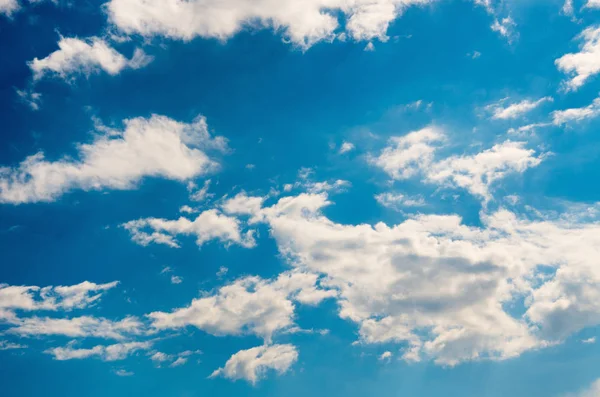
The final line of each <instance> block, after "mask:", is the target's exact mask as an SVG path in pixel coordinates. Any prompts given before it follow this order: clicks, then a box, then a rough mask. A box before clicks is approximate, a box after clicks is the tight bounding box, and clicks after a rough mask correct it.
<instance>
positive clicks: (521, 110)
mask: <svg viewBox="0 0 600 397" xmlns="http://www.w3.org/2000/svg"><path fill="white" fill-rule="evenodd" d="M505 101H506V100H505V99H504V100H502V101H500V102H498V103H495V104H492V105H489V106H487V109H488V110H489V111H490V112H491V113H492V118H493V119H497V120H509V119H516V118H519V117H521V116H523V115H524V114H526V113H528V112H531V111H532V110H534V109H536V108H537V107H539V106H540V105H542V104H544V103H545V102H552V101H553V98H552V97H544V98H541V99H538V100H536V101H532V100H529V99H525V100H523V101H520V102H516V103H511V104H509V105H508V106H505V105H504V103H505Z"/></svg>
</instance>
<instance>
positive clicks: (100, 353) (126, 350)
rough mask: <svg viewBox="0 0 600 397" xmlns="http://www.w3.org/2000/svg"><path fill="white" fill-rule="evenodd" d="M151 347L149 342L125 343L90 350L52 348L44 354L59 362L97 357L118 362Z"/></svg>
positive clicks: (95, 347)
mask: <svg viewBox="0 0 600 397" xmlns="http://www.w3.org/2000/svg"><path fill="white" fill-rule="evenodd" d="M151 347H152V343H151V342H127V343H117V344H114V345H108V346H104V345H97V346H94V347H92V348H90V349H77V348H73V347H72V346H66V347H54V348H52V349H48V350H46V353H47V354H50V355H52V356H54V359H55V360H59V361H65V360H81V359H85V358H90V357H97V358H99V359H101V360H103V361H120V360H124V359H126V358H127V357H128V356H129V355H131V354H133V353H134V352H136V351H139V350H148V349H150V348H151Z"/></svg>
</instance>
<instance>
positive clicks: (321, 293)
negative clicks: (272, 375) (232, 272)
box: [148, 271, 337, 341]
mask: <svg viewBox="0 0 600 397" xmlns="http://www.w3.org/2000/svg"><path fill="white" fill-rule="evenodd" d="M317 283H318V276H317V275H315V274H311V273H305V272H299V271H293V272H286V273H282V274H280V275H279V276H278V277H277V278H276V279H274V280H264V279H261V278H260V277H245V278H242V279H239V280H236V281H235V282H233V283H231V284H228V285H225V286H223V287H221V288H219V290H218V291H216V292H215V293H214V294H207V295H205V296H202V297H200V298H198V299H194V300H193V301H192V303H191V304H190V305H189V306H187V307H184V308H181V309H176V310H174V311H172V312H170V313H166V312H153V313H150V314H149V315H148V317H149V318H150V319H151V321H152V326H153V327H154V328H156V329H159V330H163V329H177V328H183V327H187V326H190V325H191V326H195V327H197V328H199V329H202V330H203V331H205V332H207V333H209V334H212V335H217V336H221V335H243V334H254V335H257V336H259V337H262V338H263V339H265V340H266V341H270V340H271V338H272V336H273V334H274V333H275V332H277V331H279V330H282V329H285V328H289V327H291V326H292V325H293V324H294V322H293V320H294V309H295V307H294V302H293V301H294V300H295V301H298V302H301V303H305V304H312V305H315V304H318V303H319V302H321V301H322V300H323V299H326V298H329V297H334V296H335V295H336V294H337V293H336V292H335V291H333V290H323V289H320V288H318V287H317Z"/></svg>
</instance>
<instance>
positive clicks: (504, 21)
mask: <svg viewBox="0 0 600 397" xmlns="http://www.w3.org/2000/svg"><path fill="white" fill-rule="evenodd" d="M516 27H517V24H516V23H515V21H514V20H513V19H512V18H511V17H510V16H508V17H506V18H501V19H496V20H494V23H493V24H492V26H491V28H492V30H493V31H494V32H497V33H498V34H500V36H502V37H504V38H505V39H507V40H508V42H509V43H512V42H513V41H515V40H516V39H517V38H518V36H519V34H518V33H517V31H516V30H515V29H516Z"/></svg>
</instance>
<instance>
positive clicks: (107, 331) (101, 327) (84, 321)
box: [6, 316, 145, 340]
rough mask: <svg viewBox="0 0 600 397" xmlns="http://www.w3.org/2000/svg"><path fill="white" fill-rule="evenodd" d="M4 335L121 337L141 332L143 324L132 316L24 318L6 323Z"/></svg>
mask: <svg viewBox="0 0 600 397" xmlns="http://www.w3.org/2000/svg"><path fill="white" fill-rule="evenodd" d="M9 323H10V325H12V327H11V328H8V330H7V331H6V332H7V333H8V334H14V335H19V336H23V337H34V336H44V335H63V336H69V337H72V338H87V337H96V338H103V339H116V340H122V339H126V338H127V337H130V336H132V335H141V334H143V333H144V330H145V326H144V324H142V323H141V322H140V321H139V320H138V319H137V318H135V317H126V318H124V319H123V320H119V321H112V320H109V319H106V318H96V317H90V316H82V317H73V318H49V317H27V318H23V319H16V320H12V321H10V322H9Z"/></svg>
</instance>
